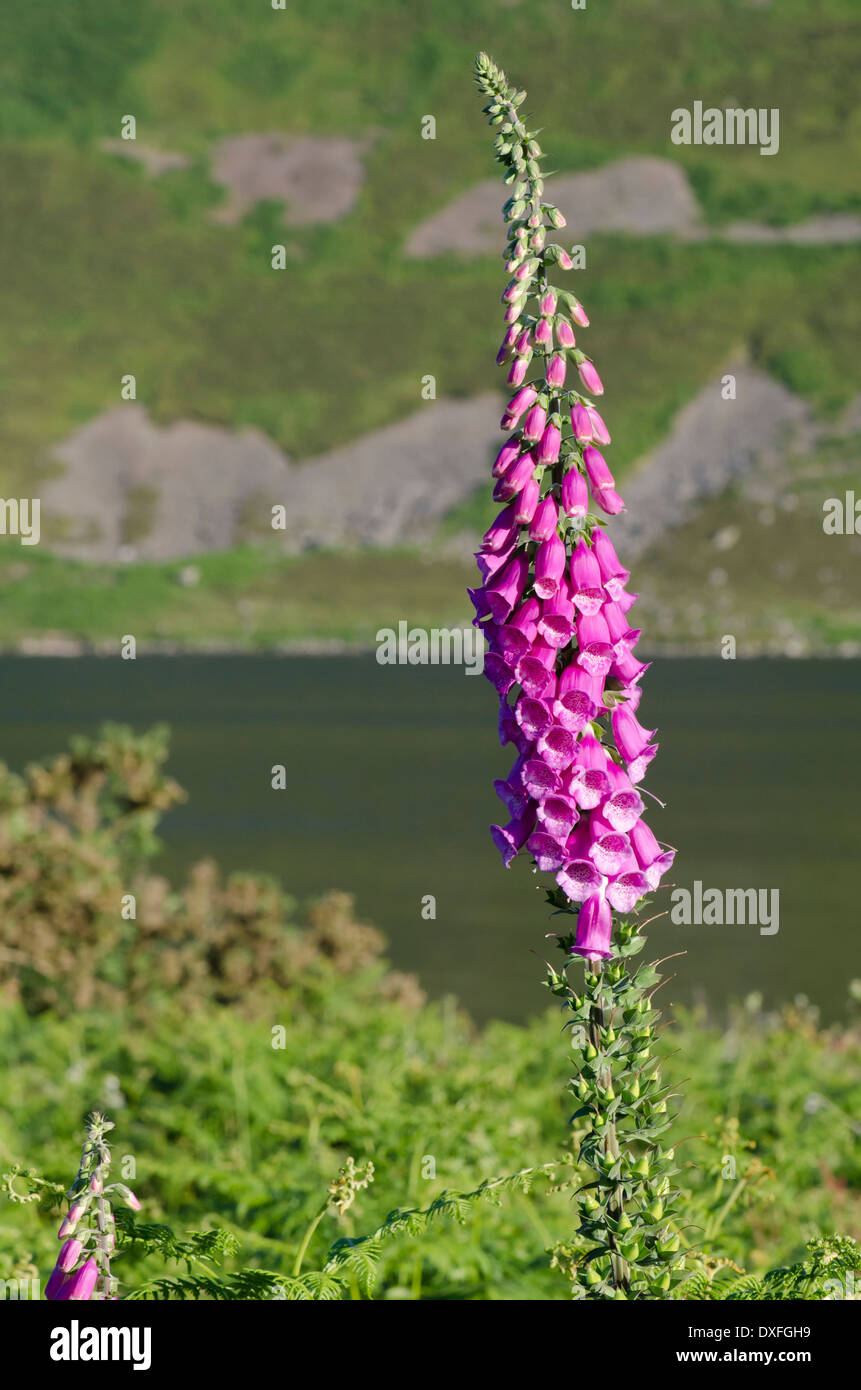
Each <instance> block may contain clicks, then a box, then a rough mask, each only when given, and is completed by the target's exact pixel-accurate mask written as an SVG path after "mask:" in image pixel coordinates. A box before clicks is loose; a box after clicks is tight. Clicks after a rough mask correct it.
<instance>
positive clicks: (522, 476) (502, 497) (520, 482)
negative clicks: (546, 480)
mask: <svg viewBox="0 0 861 1390" xmlns="http://www.w3.org/2000/svg"><path fill="white" fill-rule="evenodd" d="M534 471H535V459H534V458H533V457H532V455H531V454H521V455H520V458H519V459H518V460H517V462H516V463H515V464H514V466H513V468H509V470H508V472H507V473H505V474H503V476H502V477H501V478H500V479H499V481H498V482H497V484H496V487H495V488H494V489H493V500H494V502H507V501H509V499H510V498H512V497H514V496H515V495H516V493H518V492H520V491H522V489H523V488H525V487H526V484H527V483H528V482H529V479H530V478H531V477H532V474H533V473H534Z"/></svg>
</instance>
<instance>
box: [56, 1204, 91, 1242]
mask: <svg viewBox="0 0 861 1390" xmlns="http://www.w3.org/2000/svg"><path fill="white" fill-rule="evenodd" d="M83 1212H84V1204H83V1202H73V1203H72V1205H71V1206H70V1207H69V1210H68V1212H67V1214H66V1215H65V1216H64V1217H63V1220H62V1221H61V1222H60V1229H59V1231H58V1232H57V1239H58V1240H65V1239H66V1236H70V1235H71V1234H72V1232H73V1231H74V1229H75V1227H76V1226H77V1224H78V1222H79V1221H80V1219H81V1216H82V1215H83Z"/></svg>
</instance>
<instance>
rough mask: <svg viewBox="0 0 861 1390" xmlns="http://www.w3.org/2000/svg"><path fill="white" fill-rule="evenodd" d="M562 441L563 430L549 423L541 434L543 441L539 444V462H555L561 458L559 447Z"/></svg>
mask: <svg viewBox="0 0 861 1390" xmlns="http://www.w3.org/2000/svg"><path fill="white" fill-rule="evenodd" d="M561 443H562V434H561V432H560V431H559V430H558V429H557V427H556V426H555V425H548V426H547V428H546V429H545V431H544V433H543V434H542V436H541V443H540V444H539V445H538V454H537V458H538V462H539V463H555V462H556V460H557V459H558V458H559V447H560V445H561Z"/></svg>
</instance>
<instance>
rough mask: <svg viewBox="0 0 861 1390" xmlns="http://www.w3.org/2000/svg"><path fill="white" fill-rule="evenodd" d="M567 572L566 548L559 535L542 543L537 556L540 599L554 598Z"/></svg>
mask: <svg viewBox="0 0 861 1390" xmlns="http://www.w3.org/2000/svg"><path fill="white" fill-rule="evenodd" d="M564 570H565V546H564V544H563V542H562V540H561V538H560V536H558V535H557V533H556V532H555V531H554V533H553V535H552V536H550V537H549V539H548V540H546V541H542V543H541V545H540V546H539V547H538V554H537V555H536V556H535V584H534V587H535V592H536V594H537V595H538V597H539V598H553V595H554V594H555V593H556V591H557V589H558V588H559V580H560V579H561V578H562V574H563V572H564Z"/></svg>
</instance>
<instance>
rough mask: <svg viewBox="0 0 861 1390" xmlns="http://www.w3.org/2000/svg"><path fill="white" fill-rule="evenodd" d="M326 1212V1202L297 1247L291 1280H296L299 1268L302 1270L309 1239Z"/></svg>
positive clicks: (327, 1208) (327, 1207)
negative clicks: (297, 1251)
mask: <svg viewBox="0 0 861 1390" xmlns="http://www.w3.org/2000/svg"><path fill="white" fill-rule="evenodd" d="M328 1210H329V1203H328V1202H327V1203H326V1205H325V1206H324V1207H323V1208H322V1209H321V1210H320V1211H318V1213H317V1215H316V1216H315V1217H314V1220H313V1221H312V1222H311V1224H310V1226H309V1227H308V1229H307V1231H306V1232H305V1234H304V1236H303V1237H302V1244H301V1245H300V1246H299V1253H298V1254H297V1256H296V1259H295V1261H294V1263H293V1278H294V1279H296V1278H298V1276H299V1271H300V1270H301V1268H302V1261H303V1260H304V1258H305V1255H306V1253H307V1250H308V1246H309V1245H310V1244H311V1237H312V1236H313V1234H314V1232H315V1231H316V1229H317V1227H318V1226H319V1224H320V1222H321V1221H322V1220H323V1217H324V1216H325V1215H326V1212H327V1211H328Z"/></svg>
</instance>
